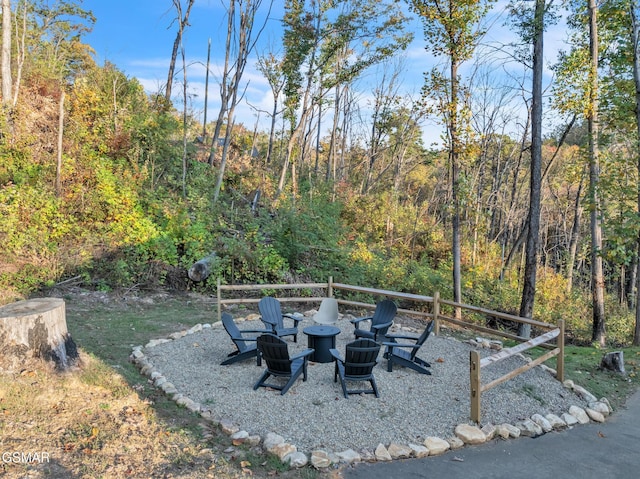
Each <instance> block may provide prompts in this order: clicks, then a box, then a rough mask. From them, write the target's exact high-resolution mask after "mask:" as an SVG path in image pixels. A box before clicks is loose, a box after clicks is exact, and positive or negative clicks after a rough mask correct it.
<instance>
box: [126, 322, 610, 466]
mask: <svg viewBox="0 0 640 479" xmlns="http://www.w3.org/2000/svg"><path fill="white" fill-rule="evenodd" d="M312 313H313V312H312V311H309V312H307V313H305V316H308V315H310V314H312ZM253 316H256V315H253ZM257 318H258V317H257V316H256V317H255V318H254V317H252V315H250V316H249V317H247V318H236V321H243V320H247V321H249V320H253V319H257ZM206 328H218V329H219V328H222V324H221V323H219V322H218V323H214V324H196V325H195V326H193V327H191V328H190V329H187V330H184V331H181V332H177V333H173V334H171V335H169V336H168V338H166V339H154V340H151V341H149V342H148V343H147V344H146V345H145V346H135V347H134V348H133V350H132V352H131V355H130V356H129V360H130V361H131V362H132V363H134V364H135V365H136V366H137V367H138V369H139V370H140V373H141V374H143V375H144V376H147V377H148V378H149V381H150V382H151V383H152V384H153V385H154V386H155V387H157V388H159V389H161V390H162V391H163V392H164V393H165V395H166V396H168V397H169V398H170V399H172V400H173V401H174V402H175V403H176V404H178V405H179V406H183V407H185V408H186V409H187V410H189V411H191V412H193V413H196V414H199V415H200V416H201V417H202V418H203V419H205V420H206V421H208V422H209V423H210V424H211V425H212V426H213V427H219V428H220V430H221V431H222V432H224V433H225V434H226V435H228V436H229V437H230V439H231V441H232V443H233V444H234V445H239V444H247V445H249V446H260V445H261V444H262V446H261V447H262V450H263V451H265V452H268V453H271V454H274V455H276V456H277V457H278V458H279V459H280V460H281V461H282V462H283V463H286V464H289V465H290V467H296V468H300V467H304V466H306V465H307V464H309V463H310V464H311V466H313V467H314V468H316V469H326V468H328V467H330V466H332V465H338V464H351V463H356V462H361V461H365V462H378V461H380V462H383V461H392V460H394V459H408V458H422V457H427V456H436V455H440V454H443V453H444V452H446V451H448V450H455V449H459V448H461V447H464V446H465V445H472V444H483V443H485V442H487V441H490V440H492V439H494V438H501V439H504V440H506V439H510V438H511V439H515V438H518V437H520V436H525V437H536V436H540V435H542V434H546V433H548V432H551V431H554V430H562V429H566V428H572V427H573V426H575V425H578V424H587V423H589V422H591V421H593V422H599V423H602V422H604V421H605V419H606V417H607V416H609V414H611V412H612V409H611V405H610V403H609V401H608V400H607V399H606V398H602V399H600V400H598V399H596V397H595V396H593V395H592V394H591V393H589V392H588V391H587V390H586V389H584V388H583V387H581V386H578V385H577V384H575V383H574V382H573V381H571V380H566V381H564V383H563V385H564V387H566V388H567V389H570V390H572V391H573V392H574V393H575V394H577V395H578V396H579V397H581V398H582V399H584V400H585V401H586V402H587V404H588V407H587V408H586V409H583V408H582V407H579V406H571V407H570V408H569V411H567V412H565V413H563V414H562V415H561V416H557V415H555V414H547V415H542V414H534V415H533V416H531V417H530V418H529V419H526V420H524V421H520V422H518V423H516V424H513V425H512V424H506V423H505V424H500V425H493V424H487V425H485V426H484V427H482V429H481V428H479V427H477V426H471V425H469V424H459V425H458V426H456V428H455V430H454V435H453V436H452V437H450V438H447V439H442V438H439V437H435V436H432V437H427V438H426V439H425V440H424V442H423V444H396V443H391V444H388V445H385V444H378V445H377V446H376V448H375V450H374V452H373V453H364V452H363V453H358V452H356V451H354V450H353V449H347V450H346V451H340V452H335V451H325V450H321V449H319V450H315V451H311V456H310V457H309V456H307V454H305V453H304V452H301V451H298V448H297V447H296V446H295V445H294V444H290V443H287V442H285V440H284V438H283V437H282V436H280V435H278V434H276V433H268V434H267V435H266V436H265V437H264V438H262V437H260V436H258V435H251V434H250V433H249V432H247V431H244V430H241V429H240V427H239V426H238V425H236V424H234V423H232V422H230V421H229V420H225V419H222V418H216V417H214V415H213V411H211V410H210V409H207V408H206V407H203V406H202V405H201V404H199V403H197V402H195V401H193V400H192V399H190V398H189V397H187V396H185V395H183V394H181V393H180V392H179V391H178V390H177V389H176V387H175V386H174V385H173V384H172V383H171V382H169V380H168V379H167V378H166V377H165V376H164V375H163V374H162V372H160V371H158V370H157V369H155V368H154V366H153V364H152V363H151V362H150V361H149V360H148V359H147V357H146V356H145V354H144V352H143V350H144V349H145V348H152V347H154V346H157V345H158V344H163V343H167V342H170V341H174V340H176V339H181V338H183V337H185V336H187V335H190V334H194V333H197V332H199V331H202V330H203V329H206ZM466 342H468V343H469V344H471V345H473V346H475V347H481V348H490V349H495V350H499V349H501V347H502V345H501V342H500V341H489V340H486V339H483V338H476V339H475V340H468V341H466ZM520 356H521V357H523V358H525V359H528V358H526V357H525V356H522V355H520ZM538 367H540V368H542V369H544V370H545V371H547V372H549V373H550V374H552V375H553V376H555V375H556V371H555V370H554V369H552V368H549V367H548V366H545V365H544V364H541V365H539V366H538Z"/></svg>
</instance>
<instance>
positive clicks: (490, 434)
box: [482, 423, 496, 441]
mask: <svg viewBox="0 0 640 479" xmlns="http://www.w3.org/2000/svg"><path fill="white" fill-rule="evenodd" d="M482 432H483V433H484V435H485V437H486V439H485V441H490V440H491V439H493V438H494V437H495V435H496V427H495V426H494V425H493V424H491V423H489V424H485V425H484V426H482Z"/></svg>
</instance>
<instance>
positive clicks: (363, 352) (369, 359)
mask: <svg viewBox="0 0 640 479" xmlns="http://www.w3.org/2000/svg"><path fill="white" fill-rule="evenodd" d="M379 352H380V345H379V344H378V343H376V342H375V341H373V340H372V339H356V340H355V341H353V342H351V343H349V344H347V346H346V349H345V360H344V373H345V376H347V377H352V378H354V377H363V378H366V377H369V376H371V373H372V370H373V367H374V366H375V365H376V364H377V363H378V361H377V359H378V353H379Z"/></svg>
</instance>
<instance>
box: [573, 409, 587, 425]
mask: <svg viewBox="0 0 640 479" xmlns="http://www.w3.org/2000/svg"><path fill="white" fill-rule="evenodd" d="M569 414H571V415H572V416H573V417H575V418H576V419H577V420H578V422H579V423H580V424H587V423H588V422H589V416H588V415H587V413H586V411H585V410H584V409H582V408H581V407H578V406H571V407H570V408H569Z"/></svg>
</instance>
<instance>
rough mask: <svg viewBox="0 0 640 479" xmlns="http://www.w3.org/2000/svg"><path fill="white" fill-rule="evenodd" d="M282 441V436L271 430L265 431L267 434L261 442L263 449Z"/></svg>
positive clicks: (268, 448)
mask: <svg viewBox="0 0 640 479" xmlns="http://www.w3.org/2000/svg"><path fill="white" fill-rule="evenodd" d="M220 425H221V426H222V421H221V422H220ZM283 443H284V437H282V436H280V435H279V434H275V433H273V432H270V433H267V436H266V437H265V438H264V442H263V443H262V446H263V447H264V448H265V450H267V451H268V450H270V449H271V448H272V447H274V446H277V445H278V444H283Z"/></svg>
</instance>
